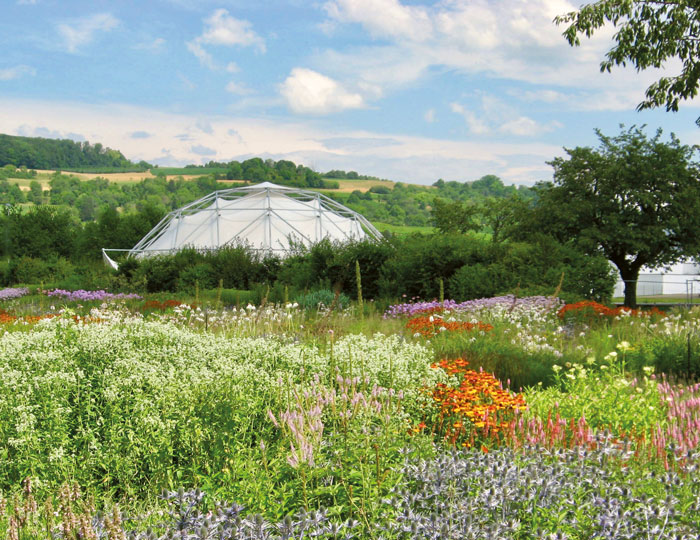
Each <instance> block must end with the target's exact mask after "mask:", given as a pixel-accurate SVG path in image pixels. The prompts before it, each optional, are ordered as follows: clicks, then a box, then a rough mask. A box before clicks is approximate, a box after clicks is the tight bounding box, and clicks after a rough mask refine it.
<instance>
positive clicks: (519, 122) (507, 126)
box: [498, 116, 561, 137]
mask: <svg viewBox="0 0 700 540" xmlns="http://www.w3.org/2000/svg"><path fill="white" fill-rule="evenodd" d="M557 127H561V124H559V123H557V122H554V123H550V124H547V125H542V124H540V123H538V122H536V121H535V120H533V119H532V118H528V117H527V116H520V117H518V118H516V119H515V120H511V121H509V122H506V123H504V124H502V125H501V126H500V127H499V128H498V130H499V131H500V132H502V133H507V134H509V135H517V136H520V137H531V136H535V135H540V134H542V133H546V132H547V131H552V130H553V129H555V128H557Z"/></svg>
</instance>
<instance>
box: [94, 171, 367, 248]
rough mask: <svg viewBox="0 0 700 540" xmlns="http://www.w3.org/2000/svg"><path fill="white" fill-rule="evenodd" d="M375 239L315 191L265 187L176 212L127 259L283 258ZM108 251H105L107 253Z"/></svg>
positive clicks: (354, 216)
mask: <svg viewBox="0 0 700 540" xmlns="http://www.w3.org/2000/svg"><path fill="white" fill-rule="evenodd" d="M367 237H370V238H375V239H379V238H380V237H381V234H380V233H379V231H377V230H376V229H375V228H374V227H373V226H372V225H371V224H370V223H369V221H367V220H366V219H365V218H364V217H362V216H361V215H360V214H358V213H356V212H353V211H352V210H350V209H349V208H346V207H345V206H343V205H341V204H339V203H337V202H335V201H333V200H332V199H330V198H328V197H326V196H325V195H322V194H320V193H317V192H313V191H305V190H299V189H294V188H287V187H284V186H278V185H275V184H271V183H269V182H265V183H262V184H256V185H252V186H246V187H241V188H232V189H227V190H221V191H215V192H213V193H211V194H209V195H207V196H205V197H202V198H201V199H199V200H197V201H195V202H193V203H191V204H189V205H187V206H184V207H183V208H180V209H179V210H175V211H174V212H171V213H170V214H168V215H167V216H166V217H165V218H163V220H162V221H161V222H160V223H158V225H156V226H155V227H154V228H153V229H152V230H151V231H150V232H149V233H148V234H147V235H146V236H145V237H144V238H143V239H142V240H141V241H140V242H139V243H138V244H137V245H136V246H134V248H133V249H132V250H130V255H134V256H147V255H155V254H158V253H171V252H174V251H177V250H179V249H181V248H184V247H192V248H195V249H200V250H210V249H211V250H213V249H217V248H219V247H222V246H226V245H232V244H238V243H242V244H246V245H248V246H250V247H251V248H253V249H257V250H263V251H266V252H269V253H275V254H277V255H281V256H284V255H285V254H287V253H289V251H290V248H291V244H292V243H297V244H303V245H306V246H310V245H312V244H315V243H317V242H319V241H321V240H323V239H324V238H329V239H331V240H334V241H349V240H362V239H364V238H367ZM107 251H109V250H107Z"/></svg>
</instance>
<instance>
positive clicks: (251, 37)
mask: <svg viewBox="0 0 700 540" xmlns="http://www.w3.org/2000/svg"><path fill="white" fill-rule="evenodd" d="M252 26H253V25H252V24H251V23H250V22H249V21H246V20H243V19H236V18H235V17H232V16H231V15H229V12H228V11H227V10H225V9H217V10H216V11H215V12H214V13H213V14H212V15H211V16H210V17H209V18H207V19H204V30H203V32H202V34H201V35H199V36H198V37H196V38H195V39H193V40H192V41H189V42H187V43H186V45H187V48H188V49H189V51H190V52H191V53H192V54H194V55H195V56H196V57H197V58H198V59H199V61H200V62H201V63H202V64H203V65H205V66H206V67H208V68H209V69H211V70H219V69H223V70H226V71H231V68H232V66H236V64H235V63H233V62H231V63H229V64H227V65H226V66H225V67H223V68H222V67H220V66H219V65H218V64H217V63H216V62H215V61H214V59H213V57H212V55H211V53H210V52H209V51H208V50H207V49H205V47H204V46H205V45H213V46H225V47H232V46H240V47H254V48H256V49H257V50H258V51H260V52H262V53H264V52H265V49H266V47H265V40H263V39H262V38H261V37H260V36H259V35H258V34H256V33H255V31H254V30H253V28H252Z"/></svg>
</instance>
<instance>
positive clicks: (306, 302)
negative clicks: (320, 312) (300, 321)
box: [294, 289, 350, 309]
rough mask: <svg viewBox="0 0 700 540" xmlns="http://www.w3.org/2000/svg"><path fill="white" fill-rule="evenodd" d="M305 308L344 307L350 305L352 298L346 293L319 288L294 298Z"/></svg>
mask: <svg viewBox="0 0 700 540" xmlns="http://www.w3.org/2000/svg"><path fill="white" fill-rule="evenodd" d="M294 301H295V302H297V303H298V304H299V305H300V306H301V307H302V308H304V309H318V308H319V307H320V306H323V307H326V308H330V307H334V308H338V309H342V308H344V307H347V306H348V305H350V299H349V298H348V297H347V295H345V294H342V293H340V294H337V295H336V293H334V292H333V291H330V290H328V289H319V290H317V291H310V292H308V293H305V294H302V295H299V296H297V297H296V298H295V299H294Z"/></svg>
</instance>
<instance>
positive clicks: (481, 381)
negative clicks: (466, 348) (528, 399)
mask: <svg viewBox="0 0 700 540" xmlns="http://www.w3.org/2000/svg"><path fill="white" fill-rule="evenodd" d="M468 364H469V362H468V361H467V360H465V359H463V358H456V359H448V358H445V359H442V360H440V361H439V362H437V363H435V364H433V366H432V367H433V368H440V369H443V370H444V371H445V372H446V373H448V374H450V375H453V376H456V377H457V379H458V380H459V384H458V385H457V386H456V387H452V386H448V385H446V384H444V383H437V384H436V385H435V387H434V388H433V389H432V390H431V391H430V392H429V395H430V397H431V398H432V399H431V402H433V403H436V404H437V405H438V406H439V411H438V418H437V421H436V425H437V426H446V431H445V433H444V438H445V440H447V441H449V442H451V443H453V444H456V442H457V440H458V439H460V440H461V439H463V438H464V437H470V438H473V437H474V434H475V433H474V432H475V431H476V432H480V433H481V434H482V435H483V436H487V437H492V438H493V437H496V436H497V435H498V433H499V432H500V431H501V430H502V429H503V428H505V427H506V426H507V425H508V422H507V419H509V418H510V417H511V416H512V415H513V413H514V412H515V411H517V410H518V409H521V408H524V407H525V400H524V399H523V397H522V395H520V394H512V393H511V392H509V391H508V390H505V389H503V388H502V387H501V383H500V382H499V381H498V379H496V378H495V377H494V376H493V375H492V374H491V373H485V372H483V371H479V372H477V371H474V370H471V369H467V365H468ZM461 444H463V445H464V442H461ZM467 446H471V441H470V442H469V444H467Z"/></svg>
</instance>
